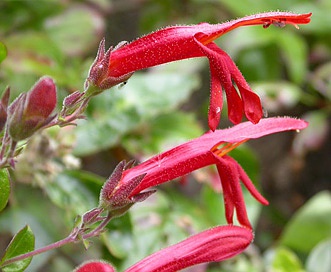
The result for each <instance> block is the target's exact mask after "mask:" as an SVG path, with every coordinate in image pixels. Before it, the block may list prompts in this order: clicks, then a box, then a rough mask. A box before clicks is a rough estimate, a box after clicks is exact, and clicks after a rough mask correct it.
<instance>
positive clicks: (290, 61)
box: [275, 31, 308, 84]
mask: <svg viewBox="0 0 331 272" xmlns="http://www.w3.org/2000/svg"><path fill="white" fill-rule="evenodd" d="M275 37H276V42H277V44H278V46H279V47H280V48H281V50H282V52H283V56H284V61H285V63H286V65H287V67H288V73H289V75H290V78H291V80H292V81H294V82H295V83H297V84H299V83H302V82H303V80H305V79H306V74H307V59H308V56H307V55H308V50H307V46H306V41H305V40H304V39H303V38H301V37H300V36H299V35H298V34H297V33H294V32H290V31H284V32H283V33H279V35H277V36H275Z"/></svg>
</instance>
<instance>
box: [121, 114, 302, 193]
mask: <svg viewBox="0 0 331 272" xmlns="http://www.w3.org/2000/svg"><path fill="white" fill-rule="evenodd" d="M307 126H308V123H307V122H306V121H304V120H300V119H295V118H290V117H273V118H265V119H262V120H261V121H260V122H259V123H258V124H255V125H253V124H252V123H250V122H244V123H240V124H238V125H235V126H233V127H231V128H228V129H222V130H216V131H214V132H207V133H206V134H204V135H202V136H200V137H198V138H196V139H193V140H191V141H189V142H186V143H184V144H182V145H179V146H176V147H174V148H172V149H170V150H168V151H166V152H163V153H161V154H158V155H156V156H154V157H152V158H150V159H148V160H146V161H145V162H143V163H141V164H139V165H137V166H135V167H133V168H130V169H127V170H125V171H124V172H123V176H122V180H121V183H126V182H130V180H131V179H133V178H134V177H137V176H139V175H142V174H145V177H144V178H143V180H142V181H141V183H140V184H139V185H138V186H137V187H136V188H135V190H133V192H132V194H131V195H132V196H133V195H135V194H137V193H139V192H141V191H142V190H144V189H146V188H150V187H153V186H156V185H159V184H161V183H164V182H167V181H170V180H172V179H175V178H178V177H181V176H183V175H186V174H188V173H190V172H192V171H194V170H196V169H199V168H202V167H205V166H208V165H212V164H215V163H216V160H215V155H214V153H213V148H214V147H215V146H217V145H219V144H221V143H224V142H227V143H238V142H242V141H244V140H248V139H256V138H260V137H262V136H265V135H269V134H273V133H277V132H283V131H289V130H301V129H304V128H305V127H307Z"/></svg>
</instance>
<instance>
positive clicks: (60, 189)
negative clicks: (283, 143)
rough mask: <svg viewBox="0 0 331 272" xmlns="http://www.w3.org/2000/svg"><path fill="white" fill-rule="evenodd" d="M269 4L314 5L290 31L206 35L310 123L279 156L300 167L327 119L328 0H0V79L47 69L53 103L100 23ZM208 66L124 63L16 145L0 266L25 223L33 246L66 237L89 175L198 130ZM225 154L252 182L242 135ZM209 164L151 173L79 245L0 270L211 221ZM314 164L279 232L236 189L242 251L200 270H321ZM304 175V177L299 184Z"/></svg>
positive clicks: (120, 33) (323, 217) (180, 235)
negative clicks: (131, 199)
mask: <svg viewBox="0 0 331 272" xmlns="http://www.w3.org/2000/svg"><path fill="white" fill-rule="evenodd" d="M269 10H290V11H294V12H302V13H305V12H313V17H312V22H311V24H309V25H305V26H302V27H301V29H300V31H297V30H295V29H294V28H291V27H290V26H288V27H287V28H286V29H284V30H280V29H278V28H274V29H273V28H270V29H268V31H265V30H264V29H263V28H262V27H259V28H258V27H251V28H242V29H237V30H236V31H234V32H231V33H228V34H226V36H223V37H222V38H221V39H220V40H219V41H217V43H218V44H219V45H220V46H221V47H222V48H223V49H224V50H225V51H226V52H227V53H229V55H231V57H233V59H234V60H235V61H236V63H237V65H238V67H239V68H240V70H241V71H242V73H243V75H244V76H245V78H246V80H247V81H248V82H249V83H250V84H251V87H252V88H253V89H254V91H256V92H257V93H258V94H259V96H260V97H261V99H262V104H263V105H265V107H266V108H265V110H266V111H267V112H268V114H269V115H278V114H286V115H287V114H288V115H300V116H302V118H303V119H307V120H309V121H310V127H309V128H308V129H307V130H305V131H303V132H301V133H300V134H298V135H296V136H295V138H294V139H292V140H293V145H292V147H291V151H292V154H291V155H289V153H290V151H286V152H285V151H283V154H282V155H283V157H285V156H290V159H291V160H293V161H296V162H297V163H298V164H299V166H298V168H300V167H309V165H307V164H306V158H307V157H308V156H309V155H310V154H315V153H314V152H316V151H318V150H320V149H323V147H324V146H326V143H327V140H328V136H329V135H330V130H331V128H330V118H331V116H330V115H331V114H330V112H331V84H330V82H331V78H330V75H331V73H330V71H331V42H330V39H329V38H328V37H329V33H330V31H331V29H330V26H331V22H330V16H329V13H330V12H331V5H330V3H329V1H327V0H325V1H318V2H316V3H315V2H314V3H312V2H311V1H299V0H291V1H282V2H280V1H263V0H258V1H248V0H241V1H240V5H238V2H236V1H233V0H216V1H215V0H213V1H211V0H208V1H201V0H190V1H175V0H167V1H148V0H146V1H130V0H121V1H104V0H90V1H41V2H40V1H28V0H26V1H18V2H15V3H14V2H12V1H3V2H1V3H0V15H1V16H0V65H1V66H0V89H1V90H5V88H6V86H7V85H8V84H10V87H11V91H12V95H11V98H12V99H13V98H14V97H17V96H18V95H19V94H20V93H21V92H23V91H27V90H28V89H29V88H30V86H32V85H33V83H34V82H35V81H36V80H37V79H38V78H39V77H41V76H44V75H48V76H51V77H52V78H53V79H54V80H55V82H56V85H57V88H58V90H57V95H58V101H63V98H64V97H66V96H67V95H68V94H71V93H73V92H74V91H76V90H77V89H78V90H82V89H83V88H84V86H83V82H84V79H85V78H86V76H87V73H88V67H89V66H90V64H91V63H92V61H93V58H94V55H95V49H96V48H97V44H98V43H99V41H100V40H101V38H102V37H103V36H104V35H108V37H107V36H106V41H107V43H112V45H113V46H115V45H116V43H117V42H119V41H120V40H132V39H134V38H135V37H136V36H137V34H138V36H139V35H142V34H145V33H147V32H148V31H152V30H155V29H157V28H160V27H164V26H166V25H174V24H181V23H183V24H189V23H199V22H202V21H209V22H221V21H226V20H228V19H231V18H236V17H239V16H244V15H247V14H252V13H255V12H263V11H269ZM114 28H116V29H114ZM280 31H282V32H281V33H280ZM207 68H208V65H207V63H206V62H205V61H203V60H196V59H194V60H186V61H181V62H178V63H177V62H175V63H170V64H166V65H164V66H160V67H155V68H151V69H149V70H147V71H142V72H137V73H135V74H134V77H132V78H130V80H129V81H128V83H127V84H126V85H124V86H121V87H117V86H116V87H114V88H113V89H112V91H107V92H104V93H102V94H101V95H99V96H96V97H94V98H93V99H92V100H91V101H90V103H89V106H88V108H87V109H86V111H85V115H86V119H82V120H79V122H78V126H77V127H72V126H68V127H64V128H58V127H53V128H51V129H48V130H45V131H42V133H41V134H39V135H35V136H34V138H32V139H31V140H30V141H29V142H28V143H24V144H23V145H22V146H19V147H20V148H21V150H23V151H24V152H22V155H21V156H19V157H17V163H16V169H15V171H13V170H8V171H7V169H5V170H1V172H0V211H1V214H0V241H7V240H8V241H9V240H10V239H11V238H12V237H13V236H14V238H12V240H11V241H12V242H11V243H10V244H9V246H8V248H7V250H6V251H5V248H0V253H2V254H0V256H3V257H2V260H1V261H0V264H1V263H2V262H3V261H5V260H6V259H9V258H10V257H13V256H16V255H19V254H21V253H25V252H28V251H31V250H33V247H34V235H33V233H35V234H36V245H35V248H40V247H42V246H45V245H47V244H49V243H51V242H54V241H57V240H59V239H61V238H63V237H64V236H66V235H67V234H68V233H69V232H70V230H71V229H72V224H73V223H72V222H73V220H74V219H75V218H76V216H77V215H78V214H82V213H84V212H85V211H87V210H90V209H92V208H93V207H95V206H96V205H97V203H98V197H99V192H100V189H101V186H102V184H103V183H104V181H105V179H106V178H107V177H108V175H110V174H111V173H112V171H113V169H114V167H115V165H116V164H117V163H118V162H119V161H121V160H123V159H126V160H130V159H132V158H134V159H136V160H137V161H143V160H144V159H145V158H148V157H150V156H151V155H152V154H155V153H159V152H161V151H164V150H166V149H168V148H169V147H173V146H175V145H177V144H180V143H183V142H186V141H187V140H189V139H192V138H194V137H198V136H200V135H201V134H202V133H203V131H205V130H206V127H207V124H206V122H205V119H206V118H205V115H206V112H207V106H208V94H209V87H206V85H207V84H208V78H207V79H206V76H205V74H206V71H207ZM206 82H207V83H206ZM197 90H199V92H197ZM201 93H203V94H202V95H201ZM161 94H162V95H161ZM60 107H61V105H60V103H58V105H57V108H60ZM292 140H291V141H292ZM329 148H330V147H329ZM17 152H18V153H19V152H20V151H17ZM231 155H232V156H233V157H235V159H236V160H237V161H238V162H239V163H240V164H241V165H242V166H243V168H244V169H245V170H246V172H247V173H248V175H249V176H250V177H251V179H252V180H253V181H254V182H257V183H259V181H261V175H260V171H261V170H263V169H261V167H260V166H261V164H262V163H263V161H262V162H259V158H258V157H257V154H256V153H255V150H254V145H253V146H249V145H243V146H241V147H239V148H238V149H236V150H234V151H232V152H231ZM318 159H319V160H323V159H324V158H318ZM329 161H330V159H329ZM321 164H322V162H321ZM302 165H303V166H302ZM300 170H301V168H300V169H299V170H298V171H300ZM215 172H216V170H215V169H214V168H212V167H209V168H206V169H202V170H198V171H196V172H194V173H193V174H192V175H190V176H187V177H184V178H183V180H180V182H177V183H174V184H166V185H162V186H161V188H160V189H159V192H158V193H157V194H155V195H153V196H152V197H150V198H149V199H147V200H146V201H145V202H143V203H140V204H138V205H135V206H133V208H132V209H131V210H130V211H129V213H127V214H125V215H124V216H122V217H119V218H116V219H114V220H112V221H111V222H110V224H109V225H108V226H107V228H108V229H109V230H111V231H108V232H105V233H102V234H101V236H100V237H101V239H100V240H98V239H94V240H93V244H92V245H91V246H90V248H89V250H88V251H86V252H85V251H84V249H83V247H82V246H81V245H73V246H66V247H64V248H62V249H59V250H57V251H51V252H47V253H45V254H44V255H43V256H37V257H34V258H33V260H32V262H31V264H30V265H29V263H30V261H31V260H30V259H26V260H24V261H22V262H17V263H14V265H15V266H13V265H9V266H7V267H5V268H3V270H4V271H23V270H24V269H25V268H26V267H27V266H28V265H29V267H28V268H27V269H26V271H45V267H47V271H69V270H72V269H73V268H74V267H76V266H77V265H78V264H80V263H82V262H83V261H85V260H88V259H105V260H108V261H111V263H112V264H113V265H115V266H116V267H117V268H118V271H122V270H123V269H124V268H127V267H128V266H130V265H132V264H133V263H135V262H136V261H138V260H140V259H142V258H143V257H145V256H147V255H149V254H151V253H153V252H155V251H157V250H159V249H160V248H163V247H165V246H166V245H169V244H172V243H176V242H178V241H180V240H182V239H184V238H186V237H188V236H189V235H191V234H192V233H196V232H198V231H201V230H204V229H206V228H209V227H210V226H214V225H224V224H225V223H226V221H225V219H224V207H223V204H222V198H221V196H220V193H219V192H217V190H215V188H214V187H213V182H212V180H213V179H214V178H215V175H216V174H215ZM9 173H10V176H11V178H12V179H13V180H12V181H11V182H10V181H9ZM323 174H324V176H323V180H324V183H323V184H322V185H321V186H322V188H321V187H318V186H317V187H318V188H317V187H316V188H317V189H313V190H311V192H312V194H311V195H305V199H303V200H302V201H301V202H300V205H298V206H301V207H300V209H298V210H297V211H295V212H293V213H291V214H290V215H288V216H287V218H286V220H284V221H283V223H282V224H281V226H280V231H281V235H280V237H279V238H278V237H277V234H278V233H272V235H271V238H270V237H269V238H265V237H264V236H263V235H262V234H259V232H258V231H259V223H260V224H261V222H262V223H263V222H264V220H268V219H265V218H269V219H270V218H272V216H273V214H272V212H270V210H266V211H265V210H263V212H262V213H261V209H262V208H261V205H260V204H259V203H257V202H256V201H255V200H252V198H251V196H250V195H249V194H248V193H247V192H245V200H246V205H247V210H248V213H249V218H250V219H251V222H252V223H253V225H254V226H255V227H257V233H256V236H257V239H256V241H257V242H256V243H255V244H254V245H252V246H251V247H250V248H249V249H248V251H247V252H246V253H245V254H243V255H240V256H237V257H235V258H233V259H231V260H229V261H224V262H222V263H220V264H213V265H209V266H208V268H207V267H206V269H208V270H206V271H254V272H255V271H277V272H278V271H279V272H286V271H293V272H295V271H298V272H299V271H308V272H315V271H316V272H317V271H323V272H324V271H325V272H326V271H329V270H330V268H331V264H330V258H329V256H330V255H328V252H330V251H331V242H330V239H331V233H330V229H331V221H330V220H331V210H330V207H331V205H330V204H331V203H330V202H331V195H330V193H329V192H328V191H322V189H330V183H331V176H330V172H327V171H324V172H323ZM290 177H291V176H290ZM196 181H198V182H196ZM286 182H288V183H291V182H292V180H287V181H286ZM293 182H294V181H293ZM315 182H317V181H315V180H310V186H312V187H313V186H314V183H315ZM10 184H11V188H10ZM13 184H14V185H13ZM201 184H208V186H202V185H201ZM263 184H264V185H265V183H263ZM10 191H11V193H10ZM179 192H180V193H179ZM9 194H11V197H10V200H9V204H7V202H8V199H9ZM313 194H314V195H313ZM294 196H296V195H295V194H294ZM310 197H311V199H309V200H308V198H310ZM296 208H297V206H296ZM268 211H269V212H270V213H269V214H266V213H268ZM45 215H47V216H45ZM282 216H284V217H286V216H285V215H282ZM271 220H272V219H271ZM77 221H79V220H78V219H77ZM272 223H273V224H277V223H279V222H277V221H276V220H274V221H272ZM24 225H27V226H25V227H24V228H22V226H24ZM19 229H21V230H20V231H18V232H17V230H19ZM15 231H16V232H17V233H16V232H15ZM32 231H33V233H32ZM15 233H16V234H15ZM37 234H38V235H37ZM264 238H265V239H264ZM20 243H22V244H24V246H21V244H20ZM18 245H19V247H18ZM1 246H2V247H3V244H2V243H1ZM17 248H19V249H17ZM4 252H6V253H4ZM289 269H290V270H289Z"/></svg>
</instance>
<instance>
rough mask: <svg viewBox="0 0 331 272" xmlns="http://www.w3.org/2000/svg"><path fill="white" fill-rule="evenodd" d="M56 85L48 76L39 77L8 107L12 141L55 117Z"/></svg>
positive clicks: (32, 131) (28, 134) (9, 131)
mask: <svg viewBox="0 0 331 272" xmlns="http://www.w3.org/2000/svg"><path fill="white" fill-rule="evenodd" d="M56 102H57V99H56V87H55V84H54V82H53V80H52V79H51V78H49V77H43V78H41V79H40V80H39V81H38V82H37V83H36V84H35V85H34V86H33V87H32V88H31V90H30V91H28V92H27V93H22V94H21V95H20V96H19V97H17V98H16V99H15V100H14V101H13V103H12V104H11V105H10V106H9V107H8V113H7V114H8V120H7V128H8V133H9V136H10V138H11V139H12V140H14V141H16V142H17V141H21V140H24V139H26V138H28V137H30V136H31V135H32V134H34V133H35V132H36V131H37V130H39V129H40V128H42V127H45V126H46V125H48V124H49V123H50V122H51V121H52V120H53V119H54V117H55V115H52V112H53V111H54V109H55V107H56Z"/></svg>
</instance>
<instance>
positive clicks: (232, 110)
mask: <svg viewBox="0 0 331 272" xmlns="http://www.w3.org/2000/svg"><path fill="white" fill-rule="evenodd" d="M310 16H311V13H309V14H301V15H297V14H293V13H288V12H269V13H262V14H257V15H253V16H248V17H244V18H241V19H237V20H233V21H230V22H227V23H224V24H216V25H210V24H207V23H203V24H199V25H192V26H174V27H169V28H165V29H162V30H159V31H157V32H154V33H152V34H149V35H147V36H144V37H142V38H140V39H137V40H135V41H133V42H132V43H129V44H122V45H120V46H117V47H116V48H114V49H112V48H110V49H109V50H108V51H107V52H106V51H105V42H104V41H102V42H101V44H100V47H99V51H98V54H97V57H96V59H95V62H94V63H93V65H92V66H91V69H90V71H89V76H88V78H87V81H86V83H85V87H86V91H85V93H86V95H87V96H92V95H95V94H97V93H99V92H101V91H102V90H104V89H108V88H110V87H112V86H114V85H117V84H120V83H123V82H125V81H126V80H128V79H129V78H130V77H131V76H132V74H133V72H135V71H137V70H140V69H145V68H148V67H151V66H155V65H158V64H162V63H166V62H171V61H175V60H181V59H186V58H193V57H203V56H206V57H207V58H208V59H209V64H210V71H211V94H210V108H209V113H208V124H209V127H210V131H209V132H207V133H206V134H204V135H202V136H201V137H198V138H196V139H193V140H191V141H189V142H187V143H184V144H182V145H179V146H177V147H175V148H173V149H171V150H168V151H166V152H164V153H161V154H159V155H156V156H154V157H152V158H151V159H149V160H147V161H145V162H143V163H141V164H140V165H138V166H135V167H132V168H130V167H129V165H126V164H125V163H121V164H120V165H119V166H118V167H117V168H116V169H115V171H114V173H113V174H112V176H111V177H110V178H109V179H108V181H107V182H106V183H105V185H104V187H103V189H102V191H101V195H100V205H101V206H102V207H103V208H107V209H108V210H109V211H110V212H113V213H114V214H116V213H118V214H121V213H123V212H124V211H126V210H127V209H128V208H129V207H130V206H131V205H133V204H134V203H135V202H139V201H142V200H144V199H146V197H148V196H149V195H150V194H151V193H152V192H154V191H147V192H142V191H143V190H145V189H147V188H150V187H153V186H156V185H158V184H161V183H164V182H167V181H170V180H172V179H175V178H177V177H181V176H183V175H186V174H188V173H190V172H192V171H194V170H196V169H199V168H202V167H205V166H207V165H212V164H215V165H216V167H217V169H218V172H219V175H220V179H221V183H222V188H223V196H224V202H225V210H226V219H227V222H228V223H229V224H230V226H224V227H216V228H213V229H210V230H207V231H204V232H202V233H199V234H197V235H195V236H192V237H190V238H188V239H186V240H184V241H183V242H181V243H179V244H177V245H174V246H171V247H169V248H166V249H163V250H161V251H159V252H157V253H155V254H153V255H151V256H149V257H147V258H146V259H144V260H142V261H140V262H139V263H137V264H136V265H134V266H132V267H131V268H129V269H128V270H127V271H176V270H178V269H182V268H185V267H188V266H191V265H194V264H198V263H202V262H210V261H220V260H224V259H227V258H230V257H232V256H234V255H236V254H239V253H240V252H242V251H243V250H244V249H245V248H246V247H247V246H248V245H249V244H250V243H251V242H252V240H253V233H252V230H251V225H250V222H249V219H248V217H247V212H246V207H245V203H244V199H243V194H242V191H241V187H240V181H242V182H243V184H244V185H245V186H246V188H247V189H248V190H249V191H250V193H251V194H252V195H253V196H254V197H255V198H256V199H257V200H258V201H260V202H261V203H262V204H267V203H268V202H267V200H265V199H264V198H263V197H262V196H261V195H260V194H259V192H258V191H257V190H256V189H255V187H254V185H253V184H252V182H251V180H250V179H249V177H248V176H247V175H246V173H245V171H244V170H243V169H242V168H241V166H240V165H239V164H238V163H237V162H236V161H235V160H234V159H233V158H231V157H230V156H228V155H226V154H227V153H228V152H229V151H231V150H232V149H233V148H235V147H236V146H238V145H239V144H241V143H242V142H245V141H247V140H249V139H254V138H259V137H262V136H264V135H268V134H272V133H276V132H281V131H288V130H301V129H303V128H305V127H306V126H307V123H306V122H305V121H302V120H298V119H292V118H266V119H261V118H262V107H261V103H260V99H259V97H258V96H257V95H256V94H255V93H254V92H253V91H252V90H251V89H250V87H249V85H248V83H247V82H246V80H245V79H244V77H243V76H242V74H241V73H240V71H239V70H238V68H237V67H236V65H235V64H234V62H233V61H232V60H231V58H230V57H229V56H228V55H227V54H226V53H225V52H224V51H223V50H221V49H220V48H219V47H217V45H216V44H215V43H214V42H213V41H214V40H215V39H216V38H218V37H220V36H221V35H223V34H225V33H226V32H228V31H230V30H232V29H234V28H237V27H239V26H246V25H258V24H261V25H263V27H264V28H267V27H269V26H270V25H271V24H273V25H276V26H279V27H283V26H285V25H286V24H292V25H294V26H295V27H297V24H307V23H309V22H310ZM223 90H224V91H225V93H226V96H227V102H228V116H229V119H230V120H231V121H232V122H233V123H234V124H238V123H240V122H241V119H242V115H243V114H245V116H246V117H247V119H248V120H249V121H250V122H244V123H241V124H238V125H236V126H234V127H232V128H229V129H225V130H217V129H216V128H217V126H218V124H219V121H220V116H221V111H222V103H223V102H222V101H223V99H222V91H223ZM234 212H236V215H237V219H238V222H239V223H240V225H241V226H231V225H232V223H233V216H234ZM97 264H98V265H101V266H102V264H103V263H98V262H97V263H91V264H85V265H83V266H82V267H80V268H79V269H78V270H77V271H79V272H83V271H90V270H86V269H87V267H90V268H93V267H94V268H96V267H97V266H93V265H97ZM91 265H92V266H91ZM101 266H100V267H101ZM104 267H105V268H106V267H108V269H111V270H98V271H113V269H112V268H110V266H109V265H108V264H104ZM85 268H86V269H85ZM84 269H85V270H84ZM100 269H101V268H100Z"/></svg>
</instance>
